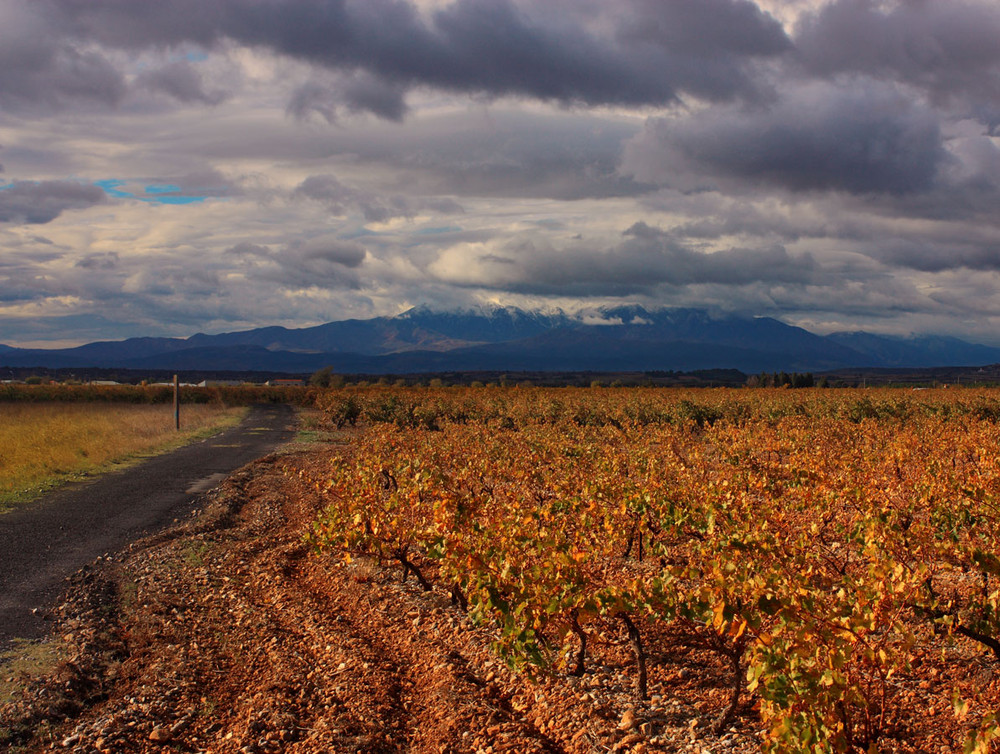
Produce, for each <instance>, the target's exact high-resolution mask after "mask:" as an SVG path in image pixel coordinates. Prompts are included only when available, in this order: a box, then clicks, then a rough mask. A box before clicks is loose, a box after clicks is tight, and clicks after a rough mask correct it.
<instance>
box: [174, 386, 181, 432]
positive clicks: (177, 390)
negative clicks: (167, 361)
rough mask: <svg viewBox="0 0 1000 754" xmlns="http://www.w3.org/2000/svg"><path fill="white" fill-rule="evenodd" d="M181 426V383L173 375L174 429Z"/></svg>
mask: <svg viewBox="0 0 1000 754" xmlns="http://www.w3.org/2000/svg"><path fill="white" fill-rule="evenodd" d="M180 428H181V384H180V382H178V381H177V375H176V374H175V375H174V429H176V430H180Z"/></svg>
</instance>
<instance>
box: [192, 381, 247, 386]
mask: <svg viewBox="0 0 1000 754" xmlns="http://www.w3.org/2000/svg"><path fill="white" fill-rule="evenodd" d="M242 384H243V383H242V382H240V381H239V380H202V381H201V382H199V383H198V384H197V386H196V387H239V386H240V385H242Z"/></svg>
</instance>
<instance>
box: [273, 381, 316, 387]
mask: <svg viewBox="0 0 1000 754" xmlns="http://www.w3.org/2000/svg"><path fill="white" fill-rule="evenodd" d="M264 384H265V385H267V386H268V387H302V386H303V385H305V384H306V381H305V380H268V381H267V382H265V383H264Z"/></svg>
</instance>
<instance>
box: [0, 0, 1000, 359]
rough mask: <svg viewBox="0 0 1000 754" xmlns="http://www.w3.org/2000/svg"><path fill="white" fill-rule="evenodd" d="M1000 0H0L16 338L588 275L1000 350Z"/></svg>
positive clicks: (4, 281)
mask: <svg viewBox="0 0 1000 754" xmlns="http://www.w3.org/2000/svg"><path fill="white" fill-rule="evenodd" d="M998 39H1000V3H997V2H996V1H995V0H968V1H963V0H896V1H893V0H885V1H880V0H833V1H832V2H821V1H819V0H785V1H782V0H757V2H751V1H750V0H301V1H292V0H161V1H160V2H156V3H153V2H136V0H0V166H2V167H0V343H6V344H9V345H48V346H57V345H68V344H76V343H81V342H87V341H91V340H98V339H118V338H123V337H128V336H133V335H183V336H186V335H190V334H192V333H194V332H198V331H202V332H222V331H229V330H238V329H245V328H250V327H256V326H262V325H272V324H280V325H285V326H289V327H298V326H306V325H312V324H318V323H321V322H326V321H330V320H335V319H345V318H350V317H362V318H364V317H371V316H377V315H391V314H396V313H398V312H401V311H403V310H405V309H407V308H409V307H411V306H414V305H417V304H422V303H429V304H433V305H436V306H438V307H449V308H450V307H465V306H470V305H477V304H491V303H493V304H512V305H517V306H522V307H540V308H553V307H561V308H563V309H565V310H568V311H576V310H581V309H588V308H592V307H598V306H602V305H606V304H620V303H638V304H642V305H644V306H647V307H665V306H666V307H674V306H694V307H699V308H707V309H711V310H714V311H726V312H743V313H751V314H760V315H769V316H774V317H778V318H779V319H782V320H783V321H786V322H789V323H793V324H798V325H802V326H804V327H807V328H809V329H812V330H814V331H817V332H831V331H837V330H854V329H866V330H869V331H874V332H884V333H900V334H905V333H911V332H934V333H949V334H955V335H960V336H963V337H966V338H969V339H972V340H977V341H979V342H986V343H991V344H998V345H1000V327H998V325H1000V274H998V272H1000V44H998V43H997V40H998Z"/></svg>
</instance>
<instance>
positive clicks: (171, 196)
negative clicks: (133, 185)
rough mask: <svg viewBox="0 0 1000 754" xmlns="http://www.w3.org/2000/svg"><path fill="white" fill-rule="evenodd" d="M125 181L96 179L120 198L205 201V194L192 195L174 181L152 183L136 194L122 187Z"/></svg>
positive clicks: (149, 200) (108, 192)
mask: <svg viewBox="0 0 1000 754" xmlns="http://www.w3.org/2000/svg"><path fill="white" fill-rule="evenodd" d="M125 183H126V182H125V181H122V180H119V179H117V178H108V179H105V180H103V181H94V185H95V186H100V187H101V188H102V189H104V192H105V193H106V194H108V195H109V196H114V197H117V198H119V199H138V200H139V201H140V202H149V203H150V204H196V203H198V202H203V201H205V198H206V197H204V196H191V195H188V194H182V193H181V187H180V186H175V185H174V184H172V183H151V184H149V185H147V186H144V187H143V193H142V194H139V195H137V194H135V192H132V191H125V190H123V189H122V188H121V187H122V186H124V185H125Z"/></svg>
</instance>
